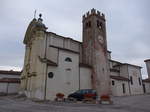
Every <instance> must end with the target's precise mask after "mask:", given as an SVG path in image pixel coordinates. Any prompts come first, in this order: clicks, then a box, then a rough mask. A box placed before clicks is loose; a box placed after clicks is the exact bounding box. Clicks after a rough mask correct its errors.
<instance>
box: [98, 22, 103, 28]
mask: <svg viewBox="0 0 150 112" xmlns="http://www.w3.org/2000/svg"><path fill="white" fill-rule="evenodd" d="M102 26H103V25H102V23H101V22H99V20H97V27H98V28H99V29H102Z"/></svg>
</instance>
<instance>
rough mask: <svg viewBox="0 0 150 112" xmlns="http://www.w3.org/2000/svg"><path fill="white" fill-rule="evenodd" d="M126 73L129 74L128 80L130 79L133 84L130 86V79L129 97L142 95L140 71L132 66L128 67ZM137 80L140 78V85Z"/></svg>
mask: <svg viewBox="0 0 150 112" xmlns="http://www.w3.org/2000/svg"><path fill="white" fill-rule="evenodd" d="M128 72H129V78H130V77H132V80H133V84H131V79H130V83H129V84H130V90H131V95H136V94H143V86H142V76H141V69H140V68H138V67H134V66H128ZM139 78H140V82H141V85H140V83H139Z"/></svg>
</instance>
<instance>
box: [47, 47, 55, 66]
mask: <svg viewBox="0 0 150 112" xmlns="http://www.w3.org/2000/svg"><path fill="white" fill-rule="evenodd" d="M46 57H47V59H49V60H51V61H53V62H55V63H58V62H57V61H58V48H54V47H48V48H47V53H46Z"/></svg>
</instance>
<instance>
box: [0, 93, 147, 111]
mask: <svg viewBox="0 0 150 112" xmlns="http://www.w3.org/2000/svg"><path fill="white" fill-rule="evenodd" d="M112 99H113V102H114V103H113V104H112V105H101V104H85V103H66V102H33V101H31V100H30V99H26V98H15V96H3V97H2V96H1V97H0V112H150V95H138V96H126V97H113V98H112Z"/></svg>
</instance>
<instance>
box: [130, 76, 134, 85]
mask: <svg viewBox="0 0 150 112" xmlns="http://www.w3.org/2000/svg"><path fill="white" fill-rule="evenodd" d="M130 81H131V85H133V78H132V76H130Z"/></svg>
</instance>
